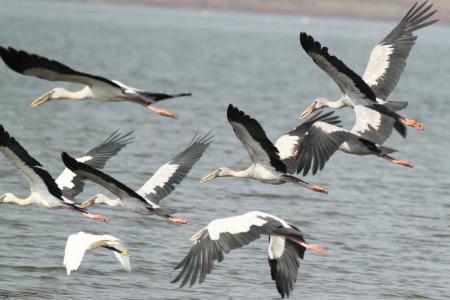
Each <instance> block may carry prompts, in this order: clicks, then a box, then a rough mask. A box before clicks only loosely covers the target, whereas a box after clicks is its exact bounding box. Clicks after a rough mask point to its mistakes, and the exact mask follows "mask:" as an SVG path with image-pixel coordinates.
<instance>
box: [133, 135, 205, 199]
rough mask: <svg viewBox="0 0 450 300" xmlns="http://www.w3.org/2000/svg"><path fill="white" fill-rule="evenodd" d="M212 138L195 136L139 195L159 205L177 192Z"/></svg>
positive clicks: (146, 184) (150, 180)
mask: <svg viewBox="0 0 450 300" xmlns="http://www.w3.org/2000/svg"><path fill="white" fill-rule="evenodd" d="M212 138H213V136H211V135H210V133H207V134H205V135H203V136H199V137H197V136H194V138H193V139H192V141H191V142H190V144H189V146H188V147H187V148H186V149H184V150H183V151H182V152H180V153H178V154H177V156H175V157H174V158H173V159H172V160H171V161H169V162H167V163H165V164H164V165H162V166H161V167H160V168H159V169H158V171H156V173H155V174H154V175H153V176H152V177H151V178H150V179H149V180H148V181H147V182H146V183H145V184H144V185H143V186H142V187H141V188H140V189H139V190H138V191H137V193H138V194H140V195H141V196H143V197H145V198H147V199H149V200H150V201H151V202H153V203H155V204H159V201H161V200H162V199H163V198H165V197H166V196H167V195H169V194H170V193H171V192H172V191H173V190H175V185H176V184H179V183H181V181H182V180H183V179H184V178H185V177H186V175H187V174H188V173H189V171H190V170H191V168H192V166H194V164H195V163H196V162H197V161H198V160H199V159H200V158H201V157H202V155H203V153H204V152H205V151H206V149H207V148H208V147H209V145H210V144H211V142H212Z"/></svg>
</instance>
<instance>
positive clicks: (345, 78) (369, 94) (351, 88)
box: [300, 32, 376, 105]
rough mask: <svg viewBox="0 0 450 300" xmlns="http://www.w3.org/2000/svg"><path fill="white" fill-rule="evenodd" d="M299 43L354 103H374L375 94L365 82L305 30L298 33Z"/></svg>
mask: <svg viewBox="0 0 450 300" xmlns="http://www.w3.org/2000/svg"><path fill="white" fill-rule="evenodd" d="M300 44H301V46H302V48H303V50H305V52H306V53H307V54H308V55H309V56H310V57H311V58H312V59H313V61H314V62H315V63H316V65H317V66H318V67H319V68H321V69H322V70H323V71H325V72H326V73H327V74H328V75H329V76H330V77H331V78H332V79H333V80H334V81H335V82H336V83H337V85H338V86H339V89H340V90H341V92H342V93H343V94H344V95H347V96H348V98H350V100H351V101H352V102H353V103H354V104H355V105H356V104H362V105H372V104H374V103H376V97H375V94H374V92H373V91H372V90H371V88H370V87H369V86H368V85H367V83H366V82H365V81H364V80H363V79H362V78H361V77H360V76H359V75H358V74H356V73H355V72H353V70H351V69H350V68H349V67H347V66H346V65H345V64H344V63H343V62H342V61H341V60H339V59H338V58H337V57H336V56H332V55H330V54H329V53H328V48H327V47H322V46H321V44H320V43H319V42H317V41H315V40H314V38H313V37H312V36H310V35H308V34H306V33H305V32H302V33H300Z"/></svg>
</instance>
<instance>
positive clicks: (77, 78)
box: [0, 46, 191, 119]
mask: <svg viewBox="0 0 450 300" xmlns="http://www.w3.org/2000/svg"><path fill="white" fill-rule="evenodd" d="M0 56H1V57H2V59H3V61H4V62H5V64H6V65H7V66H8V67H10V68H11V69H12V70H13V71H16V72H18V73H20V74H23V75H29V76H35V77H38V78H41V79H45V80H50V81H66V82H71V83H77V84H83V85H85V87H84V88H83V89H81V90H79V91H76V92H71V91H68V90H66V89H64V88H59V87H58V88H54V89H52V90H50V91H48V92H46V93H45V94H43V95H42V96H40V97H39V98H37V99H36V100H34V101H33V102H32V103H31V106H38V105H41V104H44V103H46V102H48V101H50V100H92V99H96V100H100V101H114V102H117V101H131V102H134V103H137V104H140V105H143V106H145V107H147V108H148V109H149V110H151V111H153V112H156V113H158V114H160V115H161V116H165V117H170V118H174V119H175V118H176V117H175V115H174V114H173V113H172V112H170V111H168V110H166V109H161V108H160V109H159V108H155V107H153V106H152V105H153V104H155V103H156V102H158V101H161V100H163V99H169V98H175V97H182V96H191V93H180V94H165V93H154V92H149V91H144V90H140V89H137V88H134V87H130V86H127V85H125V84H123V83H122V82H120V81H117V80H110V79H107V78H104V77H100V76H97V75H92V74H88V73H83V72H79V71H76V70H74V69H72V68H71V67H68V66H66V65H64V64H62V63H60V62H57V61H55V60H50V59H48V58H45V57H43V56H39V55H37V54H29V53H27V52H25V51H23V50H16V49H14V48H12V47H8V48H3V47H1V46H0Z"/></svg>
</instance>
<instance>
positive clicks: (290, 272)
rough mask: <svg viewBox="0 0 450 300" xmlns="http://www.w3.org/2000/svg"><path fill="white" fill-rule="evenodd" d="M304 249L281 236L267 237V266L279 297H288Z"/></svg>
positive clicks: (295, 279) (295, 278)
mask: <svg viewBox="0 0 450 300" xmlns="http://www.w3.org/2000/svg"><path fill="white" fill-rule="evenodd" d="M305 250H306V248H305V247H303V246H301V245H299V244H298V243H295V242H293V241H291V240H289V239H287V238H286V237H284V236H281V235H270V236H269V248H268V252H269V256H268V261H269V266H270V274H271V276H272V279H273V280H275V284H276V287H277V290H278V292H279V293H280V295H281V297H283V298H284V297H285V296H287V297H289V295H290V294H291V292H292V290H293V289H294V284H295V282H296V281H297V274H298V269H299V268H300V261H299V259H298V258H300V259H303V255H304V253H305Z"/></svg>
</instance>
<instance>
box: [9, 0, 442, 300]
mask: <svg viewBox="0 0 450 300" xmlns="http://www.w3.org/2000/svg"><path fill="white" fill-rule="evenodd" d="M393 26H394V22H374V21H371V22H368V21H353V20H346V19H325V18H306V17H288V16H270V15H252V14H237V13H223V12H220V13H219V12H202V11H195V10H169V9H156V8H149V7H132V6H114V5H95V4H82V3H74V2H67V3H64V2H42V1H12V0H7V1H5V0H2V1H1V2H0V43H1V44H2V45H3V46H8V45H11V46H14V47H16V48H19V49H20V48H22V49H26V50H28V51H30V52H35V53H40V54H43V55H46V56H48V57H50V58H53V59H58V60H60V61H63V62H65V63H66V64H68V65H70V66H73V67H74V68H77V69H80V70H82V71H86V72H92V73H96V74H99V75H103V76H106V77H110V78H114V79H117V80H122V81H124V82H126V83H127V84H130V85H132V86H136V87H141V88H147V89H150V90H155V91H168V92H184V91H192V92H193V97H190V98H181V99H174V100H167V101H164V102H163V103H161V104H159V107H164V108H168V109H170V110H172V111H173V112H175V113H176V114H178V116H179V119H178V120H176V121H173V120H171V119H168V118H162V117H159V116H157V115H155V114H153V113H150V112H148V111H147V110H145V109H143V108H142V107H140V106H138V105H134V104H132V103H117V104H114V103H112V104H104V103H98V102H86V103H80V102H78V103H76V102H64V101H61V102H54V103H49V104H46V105H44V106H41V107H38V108H32V107H30V105H29V103H30V102H31V101H32V100H33V99H34V98H36V97H37V96H39V95H40V94H42V93H43V92H45V91H47V90H49V89H51V88H53V87H55V86H56V85H62V86H65V87H66V88H67V87H69V88H73V89H76V88H79V86H76V85H73V86H71V85H66V84H63V83H61V84H60V83H58V84H55V83H50V82H45V81H42V80H38V79H36V78H31V77H24V76H21V75H19V74H16V73H14V72H12V71H10V70H9V69H8V68H7V67H6V66H5V65H4V64H3V63H1V64H0V78H1V80H0V91H1V98H2V99H0V123H2V124H3V125H4V126H5V128H6V129H7V130H8V131H9V132H10V133H11V134H12V135H13V136H15V137H16V138H17V139H18V140H19V141H20V142H21V143H22V145H23V146H24V147H25V148H26V149H28V151H29V152H30V154H31V155H33V156H34V157H35V158H37V159H38V160H39V161H40V162H41V163H42V164H43V165H44V166H45V167H46V168H47V169H48V170H49V171H50V173H52V174H53V175H54V176H57V174H58V173H59V172H60V171H61V170H62V169H63V164H62V162H61V160H60V158H59V155H60V152H61V151H62V150H65V151H68V152H69V153H71V154H73V155H77V154H81V153H83V152H84V151H86V150H87V149H89V148H90V147H93V146H94V145H96V144H98V143H99V142H101V141H102V140H103V139H104V138H105V137H106V136H107V135H109V134H110V133H111V132H112V131H113V130H115V129H120V130H122V131H128V130H135V136H136V140H135V142H134V143H133V144H131V145H129V146H128V147H127V148H126V149H124V150H123V151H122V152H121V153H120V154H119V155H118V156H117V157H115V158H114V159H112V160H111V161H110V162H109V163H108V165H107V167H106V171H107V172H108V173H110V174H111V175H113V176H115V177H116V178H118V179H120V180H122V181H123V182H124V183H126V184H128V185H129V186H131V187H134V188H138V187H140V185H141V184H143V183H144V182H145V181H146V180H147V179H148V178H149V176H150V175H151V174H153V172H154V171H156V169H157V168H158V167H159V166H160V165H161V164H163V163H165V162H166V161H168V160H169V159H171V157H173V156H174V155H175V154H176V153H177V152H179V151H180V150H181V149H182V148H183V147H185V145H187V143H188V142H189V140H190V139H191V137H192V136H193V135H194V133H195V132H206V131H209V130H213V131H214V133H215V135H216V138H215V142H214V143H213V144H212V146H211V147H210V149H209V150H208V151H207V153H206V154H205V156H204V157H203V159H202V160H201V161H200V162H199V163H198V164H197V165H196V166H195V167H194V169H193V170H192V171H191V172H190V173H189V176H188V177H187V178H186V179H185V180H184V181H183V183H182V185H180V186H179V187H178V188H177V190H176V191H175V192H174V193H172V195H170V196H169V197H168V198H166V199H165V200H164V202H163V204H164V205H166V206H169V207H174V208H177V209H179V215H180V216H183V217H185V218H187V219H189V220H191V221H192V224H191V225H189V226H183V225H174V224H169V223H167V222H165V221H164V220H160V219H157V218H155V217H146V216H141V215H137V214H134V213H132V212H129V211H125V210H122V209H113V208H106V207H96V208H95V209H92V211H94V212H96V213H101V214H104V215H107V216H108V217H109V218H110V220H111V222H110V223H109V224H101V223H99V222H93V221H90V220H88V219H86V218H83V217H80V216H79V215H77V214H74V213H71V212H69V211H65V210H49V209H43V208H40V207H37V206H29V207H19V206H15V205H8V204H2V205H0V224H1V230H0V298H1V297H5V298H15V297H17V298H18V299H34V298H50V299H113V298H114V299H213V298H218V299H224V298H228V299H277V298H279V295H278V293H277V291H276V289H275V285H274V283H273V282H272V280H271V279H270V272H269V267H268V264H267V253H266V247H267V240H266V238H262V239H260V240H258V241H256V242H254V243H252V244H250V245H249V246H247V247H245V248H244V249H239V250H235V251H233V252H232V253H230V254H228V255H227V256H226V258H225V261H224V262H222V263H221V264H216V266H215V270H214V271H213V272H212V273H211V274H210V275H209V276H208V277H207V279H206V281H205V282H204V283H203V284H202V285H196V286H194V287H193V288H183V289H179V288H178V286H177V285H174V284H171V283H170V281H171V280H172V279H173V278H174V277H175V276H176V274H177V272H176V271H174V270H173V267H174V266H175V265H176V263H178V262H179V261H180V260H181V259H182V258H183V257H184V255H185V254H186V253H187V251H188V249H189V247H190V245H191V244H190V241H189V237H190V236H191V235H192V234H193V233H194V232H195V231H197V230H198V229H200V228H201V227H203V226H205V225H206V224H207V223H208V222H209V221H210V220H212V219H215V218H219V217H226V216H231V215H234V214H240V213H244V212H247V211H250V210H263V211H266V212H269V213H272V214H275V215H277V216H279V217H282V218H284V219H286V220H288V222H290V223H292V224H293V225H296V226H298V227H299V228H300V229H301V230H302V231H303V232H305V234H306V237H307V240H308V241H309V242H311V243H316V244H320V245H322V246H324V247H326V248H327V249H328V250H329V255H328V256H320V255H316V254H313V253H307V254H306V255H305V259H304V261H303V264H302V266H301V269H300V274H299V277H298V282H297V284H296V286H295V290H294V293H293V295H292V298H293V299H449V298H450V288H449V282H450V275H449V274H450V254H449V249H448V247H449V238H450V232H449V230H450V226H449V218H450V201H449V195H450V193H449V191H448V187H449V183H450V182H449V181H450V180H449V176H448V169H449V167H450V163H449V160H448V153H449V152H448V151H449V149H450V140H449V133H448V120H449V118H448V113H449V112H450V108H449V96H448V94H449V92H450V89H449V77H448V73H449V72H450V62H449V60H448V59H447V56H448V53H449V50H450V39H449V38H448V36H449V33H450V31H449V28H448V27H446V26H444V25H442V24H440V25H433V26H432V27H431V28H426V29H424V30H421V31H420V32H419V40H418V43H417V45H416V47H415V48H414V50H413V52H412V54H411V56H410V59H409V61H408V63H409V64H408V66H407V68H406V71H405V72H404V73H403V76H402V79H401V80H400V83H399V85H398V86H397V88H396V89H395V91H394V93H393V94H392V95H391V97H390V98H391V99H397V100H408V101H409V102H410V105H409V108H408V109H406V110H405V111H404V115H407V116H410V117H413V118H416V119H418V120H421V121H422V122H424V124H425V126H426V128H425V131H424V132H417V131H415V130H409V134H408V138H407V139H406V140H404V139H402V138H400V137H399V136H398V135H397V134H393V136H392V138H391V139H389V140H388V141H387V145H389V146H391V147H394V148H397V149H399V150H400V152H399V153H397V154H396V156H397V157H399V158H401V159H406V160H408V161H410V162H412V163H413V164H414V165H415V169H413V170H410V169H407V168H402V167H400V166H396V165H393V164H389V163H388V162H386V161H384V160H381V159H379V158H375V157H354V156H349V155H346V154H343V153H337V154H335V155H334V156H333V157H332V159H331V160H330V161H329V163H328V164H327V166H326V168H325V170H324V171H323V172H322V173H320V174H318V175H316V176H314V177H312V176H308V177H307V180H308V181H310V182H312V183H315V184H316V183H317V184H322V185H324V186H326V187H327V188H328V189H329V191H330V193H329V195H328V196H324V195H319V194H317V193H313V192H310V191H308V190H305V189H303V188H301V187H298V186H293V185H283V186H272V185H268V184H261V183H259V182H256V181H247V180H239V179H231V178H220V179H217V180H215V181H212V182H210V183H207V184H201V183H199V179H200V178H201V177H203V176H204V175H206V174H207V173H208V172H210V171H212V170H214V169H216V168H217V167H220V166H223V165H226V166H229V167H232V168H236V169H239V168H243V167H245V166H246V165H247V164H248V163H249V159H248V155H247V153H246V151H245V149H244V148H243V147H242V145H241V144H240V143H239V141H238V140H237V139H236V137H235V136H234V134H233V131H232V130H231V127H230V126H229V124H228V123H227V121H226V116H225V110H226V107H227V105H228V103H233V104H235V105H237V106H238V107H239V108H241V109H243V110H244V111H245V112H247V113H248V114H250V115H252V116H254V117H255V118H256V119H258V120H259V121H260V122H261V123H262V125H263V126H264V128H265V129H266V132H267V134H268V136H269V137H270V138H272V139H276V138H277V137H278V136H279V135H281V134H282V133H284V132H286V131H287V130H289V129H290V128H292V127H294V126H295V125H296V124H297V123H298V120H297V119H296V117H297V115H298V113H299V112H300V111H302V110H303V109H304V108H305V107H306V105H308V104H309V103H310V102H311V101H312V99H313V98H315V97H317V96H326V97H329V98H336V97H338V96H339V91H338V89H337V88H336V85H335V84H334V82H333V81H332V80H330V79H329V78H328V77H327V75H326V74H324V73H323V72H322V71H320V70H319V69H318V68H317V67H316V66H315V65H314V64H313V62H312V61H311V60H310V59H309V57H307V56H306V55H305V54H304V53H303V52H302V51H300V50H299V43H298V33H299V32H300V31H307V32H308V33H310V34H313V35H314V36H315V37H317V39H319V40H320V41H322V42H323V43H324V44H326V45H327V46H329V47H330V48H331V49H332V53H334V54H337V55H339V56H340V58H341V59H343V60H344V61H345V62H346V63H347V64H348V65H350V66H352V67H353V68H354V70H355V71H358V72H362V70H364V67H365V63H366V61H367V58H368V55H369V53H370V50H371V48H372V47H373V46H374V44H375V43H376V42H378V41H379V40H380V39H381V38H382V37H383V36H384V35H385V34H386V33H387V32H388V31H389V30H390V29H391V28H392V27H393ZM339 114H340V115H341V116H342V118H343V119H344V120H345V125H346V126H348V127H350V126H351V125H352V122H353V117H352V112H351V111H350V110H341V111H339ZM0 174H1V182H0V192H1V193H4V192H12V193H15V194H16V195H19V196H23V197H24V196H26V195H27V194H28V192H29V191H28V188H27V186H26V184H25V182H24V180H23V179H22V178H21V177H20V175H19V174H18V173H17V172H16V171H15V170H14V168H13V167H12V166H11V165H10V164H8V162H7V161H6V160H5V159H3V157H2V158H0ZM97 192H104V191H103V190H102V189H101V188H99V187H97V186H95V185H94V184H92V183H89V184H88V185H87V189H86V191H85V192H84V193H83V194H82V195H81V196H80V197H79V200H80V201H82V200H84V199H85V198H87V197H89V196H91V195H93V194H94V193H97ZM81 230H84V231H87V232H93V233H99V234H103V233H109V234H113V235H116V236H118V237H119V238H121V239H123V240H124V241H125V242H126V243H127V244H128V246H129V249H130V251H131V252H132V253H133V254H134V255H133V256H132V269H133V272H132V273H127V272H126V271H123V270H122V269H121V267H120V265H119V264H118V262H117V261H116V260H115V259H114V257H113V256H112V255H111V253H109V251H102V250H98V251H95V252H89V253H87V255H86V256H85V259H84V261H83V263H82V265H81V267H80V269H79V270H78V271H76V272H74V273H72V275H71V276H69V277H68V276H66V274H65V269H64V268H63V266H62V260H63V255H64V246H65V242H66V238H67V236H68V235H69V234H71V233H75V232H78V231H81Z"/></svg>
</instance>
